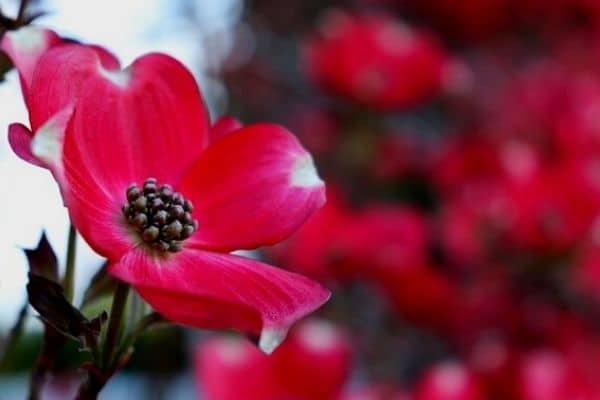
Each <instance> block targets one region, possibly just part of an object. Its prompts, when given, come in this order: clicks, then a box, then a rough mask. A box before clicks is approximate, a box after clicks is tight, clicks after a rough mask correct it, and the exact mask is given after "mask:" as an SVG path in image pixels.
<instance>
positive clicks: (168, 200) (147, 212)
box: [123, 178, 198, 252]
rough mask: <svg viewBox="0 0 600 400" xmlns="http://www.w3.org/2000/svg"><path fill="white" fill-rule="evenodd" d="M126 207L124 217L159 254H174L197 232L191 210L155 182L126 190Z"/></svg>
mask: <svg viewBox="0 0 600 400" xmlns="http://www.w3.org/2000/svg"><path fill="white" fill-rule="evenodd" d="M126 195H127V203H126V204H125V205H123V214H124V215H125V218H127V222H129V224H130V225H131V226H132V227H133V228H134V229H135V230H136V231H137V232H138V233H139V234H140V237H141V238H142V240H143V241H144V242H145V243H147V244H148V245H149V246H151V247H152V248H153V249H156V250H158V251H160V252H167V251H170V252H177V251H180V250H181V247H182V245H181V243H182V242H183V241H184V240H185V239H187V238H189V237H190V236H192V234H193V233H194V232H195V231H196V229H198V221H197V220H195V219H193V218H192V212H193V210H194V207H193V205H192V202H191V201H189V200H186V199H185V198H184V197H183V195H182V194H181V193H177V192H173V188H172V187H171V186H170V185H161V186H158V184H157V181H156V179H155V178H148V179H146V180H145V181H144V185H143V186H142V188H139V187H138V186H137V185H136V184H135V183H133V184H131V185H130V186H129V187H128V188H127V193H126Z"/></svg>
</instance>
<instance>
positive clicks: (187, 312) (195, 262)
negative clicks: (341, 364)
mask: <svg viewBox="0 0 600 400" xmlns="http://www.w3.org/2000/svg"><path fill="white" fill-rule="evenodd" d="M109 272H110V273H111V274H113V275H114V276H116V277H117V278H119V279H122V280H124V281H126V282H129V283H131V284H132V285H134V286H135V288H136V290H137V291H138V293H139V294H140V295H141V296H142V297H143V298H144V299H145V300H146V301H147V302H148V303H149V304H150V305H151V306H152V307H154V308H155V309H156V311H158V312H159V313H161V314H163V315H164V316H165V317H166V318H168V319H170V320H172V321H175V322H178V323H181V324H184V325H189V326H194V327H198V328H220V329H223V328H228V329H236V330H240V331H246V332H250V333H253V334H260V335H261V337H260V341H259V346H260V348H261V349H262V350H263V351H264V352H266V353H270V352H272V351H273V350H274V349H275V348H276V347H277V346H278V345H279V344H280V343H281V341H282V340H283V339H284V337H285V333H286V332H287V330H288V328H289V327H290V325H291V324H293V323H294V322H295V321H296V320H298V319H300V318H302V317H303V316H305V315H306V314H308V313H310V312H312V311H314V310H315V309H316V308H318V307H319V306H321V305H322V304H323V303H324V302H325V301H327V299H328V298H329V295H330V293H329V291H328V290H327V289H325V288H323V287H322V286H320V285H319V284H318V283H316V282H314V281H311V280H310V279H308V278H306V277H304V276H301V275H297V274H294V273H291V272H287V271H284V270H281V269H278V268H275V267H272V266H269V265H266V264H263V263H260V262H258V261H255V260H251V259H249V258H244V257H238V256H234V255H229V254H221V253H213V252H205V251H201V250H195V249H189V248H186V249H184V250H183V251H182V252H180V253H177V254H174V255H172V256H169V257H156V256H152V255H150V254H149V253H147V252H145V251H144V250H142V249H135V250H132V251H131V252H129V253H128V254H126V255H125V256H124V257H123V258H122V259H121V260H120V261H119V262H118V263H115V264H113V265H111V266H110V267H109Z"/></svg>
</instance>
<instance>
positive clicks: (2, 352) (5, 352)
mask: <svg viewBox="0 0 600 400" xmlns="http://www.w3.org/2000/svg"><path fill="white" fill-rule="evenodd" d="M28 306H29V303H28V302H25V305H24V306H23V307H22V308H21V311H20V312H19V316H18V317H17V322H15V325H14V326H13V327H12V329H11V330H10V333H9V335H8V338H6V340H5V342H4V343H2V346H1V349H0V373H1V372H2V371H3V369H4V368H5V367H6V363H7V362H8V358H10V357H9V356H10V355H11V350H12V349H13V348H14V346H15V345H16V344H17V342H18V341H19V338H20V337H21V334H22V333H23V327H24V325H25V318H26V317H27V307H28Z"/></svg>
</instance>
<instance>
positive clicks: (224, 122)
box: [210, 115, 243, 143]
mask: <svg viewBox="0 0 600 400" xmlns="http://www.w3.org/2000/svg"><path fill="white" fill-rule="evenodd" d="M242 126H243V125H242V123H241V122H240V121H238V120H237V119H235V118H233V117H230V116H228V115H225V116H223V117H221V118H219V119H218V120H217V122H215V123H214V124H213V126H212V127H211V128H210V142H211V143H214V142H216V141H217V140H219V139H221V138H222V137H223V136H225V135H227V134H228V133H231V132H235V131H237V130H238V129H240V128H241V127H242Z"/></svg>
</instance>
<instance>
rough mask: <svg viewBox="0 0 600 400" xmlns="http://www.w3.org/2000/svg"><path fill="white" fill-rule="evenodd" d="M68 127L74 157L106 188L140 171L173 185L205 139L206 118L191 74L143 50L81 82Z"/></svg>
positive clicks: (140, 176)
mask: <svg viewBox="0 0 600 400" xmlns="http://www.w3.org/2000/svg"><path fill="white" fill-rule="evenodd" d="M80 96H81V98H80V100H79V102H78V103H77V106H76V108H77V111H76V113H75V116H74V118H73V122H72V124H71V128H72V129H71V130H70V132H71V131H72V132H73V134H74V135H75V136H76V137H77V139H76V140H77V144H78V146H77V147H78V148H76V147H74V148H73V150H74V151H79V152H80V153H81V162H82V163H83V164H85V166H86V168H88V169H90V174H92V175H94V176H95V177H96V178H97V181H98V182H100V183H102V185H103V186H104V187H105V188H106V189H110V190H111V191H113V190H116V191H118V192H119V193H118V194H119V195H123V194H124V193H125V188H126V187H127V186H128V185H129V184H130V183H132V182H137V183H138V184H139V183H141V182H142V181H143V180H144V179H146V178H148V177H151V176H153V177H155V178H157V179H158V181H159V182H162V183H171V184H177V183H178V182H179V181H180V179H181V176H182V175H183V173H184V172H185V171H186V170H187V169H189V168H190V166H191V165H192V164H193V163H194V161H195V160H196V159H198V158H199V156H200V154H201V152H202V150H203V149H204V147H205V146H206V143H207V141H208V116H207V113H206V109H205V107H204V105H203V103H202V98H201V96H200V92H199V91H198V87H197V85H196V82H195V81H194V78H193V77H192V75H191V74H190V73H189V72H188V71H187V70H186V69H185V67H184V66H183V65H181V64H180V63H179V62H178V61H176V60H175V59H173V58H171V57H168V56H166V55H161V54H149V55H146V56H144V57H141V58H139V59H137V60H136V61H135V62H134V63H133V65H131V66H130V67H128V68H127V69H125V70H123V71H118V72H114V71H107V70H105V69H99V71H98V73H97V74H96V75H95V76H94V77H92V78H91V79H89V80H88V81H87V82H86V87H85V89H83V91H82V93H81V95H80Z"/></svg>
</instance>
